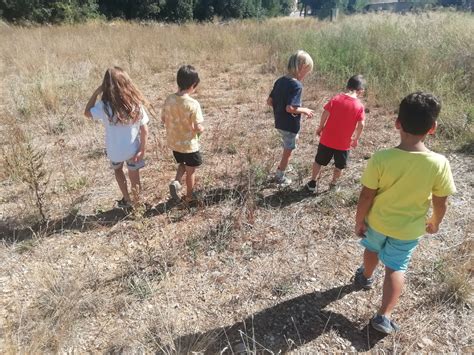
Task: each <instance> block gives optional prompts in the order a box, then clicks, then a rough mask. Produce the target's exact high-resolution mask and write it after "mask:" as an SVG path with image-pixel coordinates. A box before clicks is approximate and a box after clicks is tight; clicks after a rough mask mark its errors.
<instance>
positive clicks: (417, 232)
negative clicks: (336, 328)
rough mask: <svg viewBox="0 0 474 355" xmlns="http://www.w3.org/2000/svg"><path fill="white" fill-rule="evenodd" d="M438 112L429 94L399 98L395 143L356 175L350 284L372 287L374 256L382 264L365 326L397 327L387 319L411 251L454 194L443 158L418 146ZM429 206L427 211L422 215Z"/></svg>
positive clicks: (389, 329) (440, 217)
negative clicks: (355, 243) (360, 259)
mask: <svg viewBox="0 0 474 355" xmlns="http://www.w3.org/2000/svg"><path fill="white" fill-rule="evenodd" d="M440 110H441V104H440V102H439V101H438V99H437V98H436V97H435V96H433V95H432V94H428V93H423V92H415V93H413V94H410V95H408V96H407V97H405V98H404V99H403V100H402V102H401V104H400V108H399V113H398V118H397V121H396V123H395V127H396V128H397V129H398V130H399V132H400V144H399V145H398V146H397V147H395V148H391V149H385V150H381V151H379V152H376V153H375V154H374V155H373V156H372V158H371V159H370V160H369V162H368V164H367V167H366V169H365V171H364V173H363V175H362V179H361V182H362V185H363V187H362V191H361V193H360V197H359V203H358V205H357V214H356V225H355V232H356V234H357V235H359V236H360V237H362V238H363V239H362V240H361V244H362V246H364V247H365V251H364V263H363V266H361V267H360V268H359V269H358V270H357V271H356V273H355V276H354V284H355V285H356V286H358V287H362V288H364V289H370V288H372V286H373V278H372V275H373V273H374V270H375V268H376V267H377V264H378V262H379V260H380V261H381V262H382V263H383V264H384V265H385V279H384V283H383V295H382V305H381V306H380V308H379V310H378V311H377V314H376V315H375V316H374V317H373V318H372V320H371V324H372V326H373V327H374V328H375V329H377V330H378V331H380V332H383V333H387V334H389V333H392V332H395V331H397V330H399V326H398V325H397V324H396V323H395V322H393V321H392V320H391V319H390V318H391V314H392V311H393V309H394V307H395V306H396V304H397V302H398V299H399V297H400V294H401V292H402V288H403V285H404V274H405V271H406V269H407V267H408V264H409V261H410V258H411V255H412V253H413V251H414V250H415V248H416V246H417V245H418V242H419V240H420V238H421V236H422V235H423V234H424V233H425V232H426V233H429V234H432V233H436V232H437V231H438V229H439V225H440V223H441V221H442V220H443V217H444V215H445V213H446V209H447V198H448V196H449V195H452V194H453V193H455V192H456V188H455V186H454V181H453V177H452V174H451V169H450V166H449V162H448V160H447V159H446V158H445V157H444V156H442V155H440V154H437V153H434V152H432V151H430V150H428V149H427V148H426V146H425V144H424V139H425V137H426V135H427V134H433V133H434V132H435V130H436V119H437V117H438V115H439V112H440ZM430 204H432V205H433V212H432V215H431V217H430V218H428V219H426V215H427V213H428V209H429V207H430Z"/></svg>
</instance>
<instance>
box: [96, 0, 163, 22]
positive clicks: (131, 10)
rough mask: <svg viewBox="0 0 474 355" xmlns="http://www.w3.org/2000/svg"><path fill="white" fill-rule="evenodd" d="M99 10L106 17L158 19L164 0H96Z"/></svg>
mask: <svg viewBox="0 0 474 355" xmlns="http://www.w3.org/2000/svg"><path fill="white" fill-rule="evenodd" d="M97 2H98V4H99V10H100V12H101V13H102V14H104V15H105V16H106V17H107V18H123V19H127V20H133V19H147V20H148V19H155V20H158V19H160V18H161V17H160V16H161V15H162V11H161V10H162V8H163V7H164V6H165V1H164V0H161V1H159V0H97Z"/></svg>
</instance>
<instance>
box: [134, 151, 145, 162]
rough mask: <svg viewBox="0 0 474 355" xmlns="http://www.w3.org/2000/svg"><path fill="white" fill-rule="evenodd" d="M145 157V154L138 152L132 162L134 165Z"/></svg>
mask: <svg viewBox="0 0 474 355" xmlns="http://www.w3.org/2000/svg"><path fill="white" fill-rule="evenodd" d="M144 157H145V152H144V151H142V150H140V151H139V152H138V153H137V154H135V156H134V157H133V158H132V161H133V162H134V163H136V162H139V161H140V160H143V158H144Z"/></svg>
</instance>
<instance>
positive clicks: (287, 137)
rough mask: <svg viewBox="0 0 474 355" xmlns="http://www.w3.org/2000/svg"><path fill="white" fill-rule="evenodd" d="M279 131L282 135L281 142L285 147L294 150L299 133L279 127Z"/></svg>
mask: <svg viewBox="0 0 474 355" xmlns="http://www.w3.org/2000/svg"><path fill="white" fill-rule="evenodd" d="M277 131H278V132H279V133H280V135H281V143H282V146H283V149H289V150H293V149H295V148H296V140H297V139H298V133H293V132H288V131H284V130H282V129H278V128H277Z"/></svg>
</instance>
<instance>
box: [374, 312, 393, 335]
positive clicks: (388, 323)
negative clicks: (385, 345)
mask: <svg viewBox="0 0 474 355" xmlns="http://www.w3.org/2000/svg"><path fill="white" fill-rule="evenodd" d="M370 324H371V325H372V327H374V329H375V330H378V331H379V332H382V333H385V334H391V333H395V332H398V331H399V330H400V327H399V326H398V325H397V323H395V322H394V321H392V320H390V319H388V318H387V317H385V316H381V315H378V314H376V315H375V316H374V318H372V319H371V320H370Z"/></svg>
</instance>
